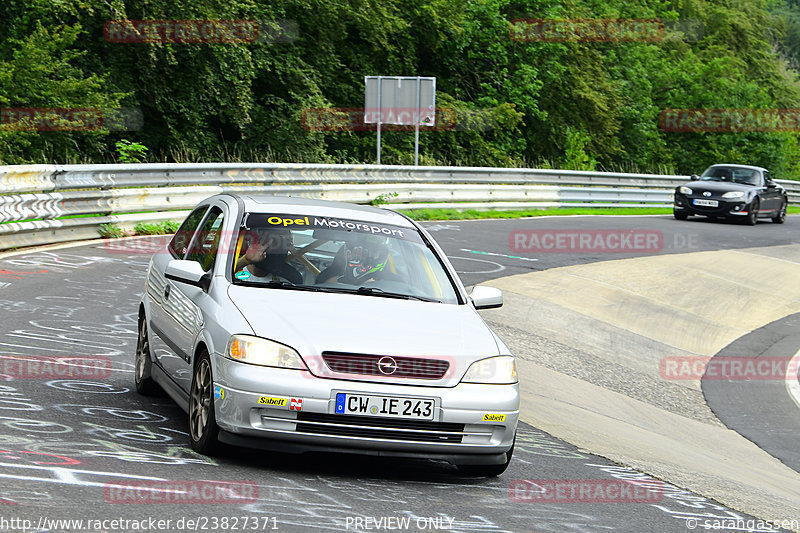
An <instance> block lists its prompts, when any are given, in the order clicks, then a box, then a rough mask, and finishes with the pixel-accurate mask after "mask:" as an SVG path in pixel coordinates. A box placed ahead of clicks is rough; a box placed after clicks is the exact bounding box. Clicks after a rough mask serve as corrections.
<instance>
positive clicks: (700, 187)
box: [683, 180, 754, 194]
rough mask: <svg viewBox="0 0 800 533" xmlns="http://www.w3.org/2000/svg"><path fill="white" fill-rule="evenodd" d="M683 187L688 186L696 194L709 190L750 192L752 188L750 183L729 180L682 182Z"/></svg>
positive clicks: (715, 191) (713, 191)
mask: <svg viewBox="0 0 800 533" xmlns="http://www.w3.org/2000/svg"><path fill="white" fill-rule="evenodd" d="M683 186H684V187H689V188H690V189H692V191H693V192H694V193H695V194H697V193H698V192H703V191H709V192H711V193H720V194H722V193H724V192H729V191H744V192H750V191H752V190H753V189H754V187H753V186H752V185H745V184H743V183H732V182H730V181H701V180H697V181H690V182H688V183H684V184H683Z"/></svg>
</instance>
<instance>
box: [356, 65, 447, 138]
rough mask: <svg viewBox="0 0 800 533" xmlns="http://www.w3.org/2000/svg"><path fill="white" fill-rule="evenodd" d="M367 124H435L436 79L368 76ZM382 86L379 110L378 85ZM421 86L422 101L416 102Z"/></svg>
mask: <svg viewBox="0 0 800 533" xmlns="http://www.w3.org/2000/svg"><path fill="white" fill-rule="evenodd" d="M364 81H365V85H366V94H365V98H364V123H365V124H375V123H377V122H378V121H379V120H380V123H381V124H396V125H401V126H413V125H415V124H419V125H420V126H433V125H434V124H435V121H436V78H423V77H418V76H365V77H364ZM379 85H380V109H379V102H378V86H379ZM417 88H419V101H417Z"/></svg>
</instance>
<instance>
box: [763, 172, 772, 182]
mask: <svg viewBox="0 0 800 533" xmlns="http://www.w3.org/2000/svg"><path fill="white" fill-rule="evenodd" d="M764 181H766V182H767V183H772V176H770V175H769V172H767V171H766V170H765V171H764Z"/></svg>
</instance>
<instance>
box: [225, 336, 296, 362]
mask: <svg viewBox="0 0 800 533" xmlns="http://www.w3.org/2000/svg"><path fill="white" fill-rule="evenodd" d="M225 357H227V358H229V359H233V360H234V361H241V362H243V363H250V364H252V365H261V366H274V367H277V368H295V369H297V370H306V365H305V363H303V360H302V359H301V358H300V355H299V354H298V353H297V352H296V351H294V350H293V349H291V348H289V347H288V346H284V345H283V344H278V343H277V342H272V341H268V340H267V339H262V338H260V337H252V336H250V335H233V336H232V337H231V340H229V341H228V347H227V349H226V350H225Z"/></svg>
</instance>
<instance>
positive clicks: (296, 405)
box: [289, 398, 303, 411]
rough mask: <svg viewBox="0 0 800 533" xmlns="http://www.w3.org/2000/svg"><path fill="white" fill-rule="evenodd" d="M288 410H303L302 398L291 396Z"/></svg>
mask: <svg viewBox="0 0 800 533" xmlns="http://www.w3.org/2000/svg"><path fill="white" fill-rule="evenodd" d="M289 410H290V411H302V410H303V399H302V398H292V400H291V402H289Z"/></svg>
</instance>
